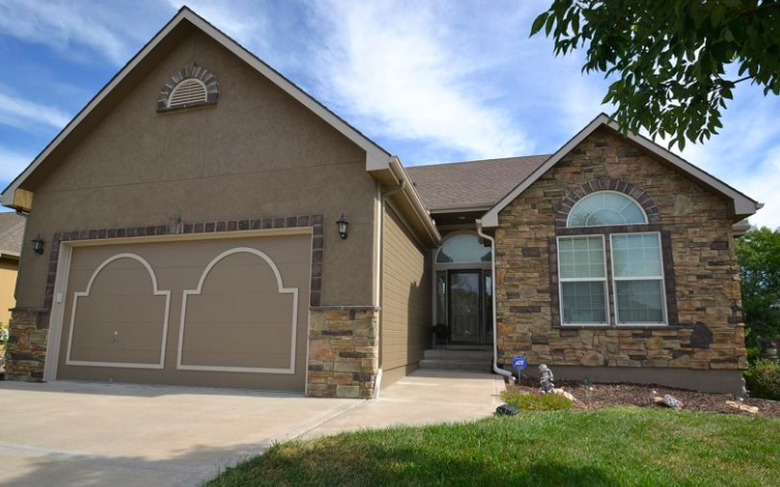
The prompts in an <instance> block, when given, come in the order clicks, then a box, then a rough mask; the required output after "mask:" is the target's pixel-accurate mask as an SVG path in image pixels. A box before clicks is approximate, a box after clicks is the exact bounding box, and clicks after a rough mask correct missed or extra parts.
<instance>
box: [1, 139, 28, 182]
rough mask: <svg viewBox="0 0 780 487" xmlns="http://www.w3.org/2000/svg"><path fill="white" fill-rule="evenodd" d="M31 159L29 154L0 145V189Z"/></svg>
mask: <svg viewBox="0 0 780 487" xmlns="http://www.w3.org/2000/svg"><path fill="white" fill-rule="evenodd" d="M32 160H33V158H32V157H31V156H28V155H25V154H20V153H17V152H13V151H10V150H6V149H5V148H4V147H0V191H2V190H3V189H4V188H5V187H6V186H8V184H10V183H11V181H12V180H13V179H14V178H16V176H18V175H19V174H20V173H21V172H22V171H23V170H24V168H25V167H27V165H28V164H30V162H32Z"/></svg>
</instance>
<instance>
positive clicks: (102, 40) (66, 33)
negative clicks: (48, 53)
mask: <svg viewBox="0 0 780 487" xmlns="http://www.w3.org/2000/svg"><path fill="white" fill-rule="evenodd" d="M119 13H120V12H116V11H113V12H112V11H111V10H110V9H105V8H103V6H101V4H100V3H94V4H91V5H85V4H83V3H81V2H68V1H63V0H47V1H45V2H34V1H25V0H0V32H3V33H6V34H9V35H11V36H14V37H17V38H19V39H22V40H25V41H28V42H35V43H40V44H46V45H48V46H50V47H53V48H55V49H58V50H60V51H61V52H67V51H68V50H69V48H72V47H74V45H75V46H79V47H86V48H88V49H90V50H93V51H97V52H99V53H102V54H103V55H104V56H105V57H106V58H107V59H108V60H109V61H111V62H112V63H113V64H117V65H120V64H124V63H125V62H126V61H127V60H128V58H129V55H130V52H129V50H128V46H127V44H126V42H125V37H126V33H127V27H126V25H127V24H126V23H125V22H122V21H121V20H122V17H121V16H120V15H118V14H119ZM106 17H108V18H106ZM109 20H113V22H107V21H109Z"/></svg>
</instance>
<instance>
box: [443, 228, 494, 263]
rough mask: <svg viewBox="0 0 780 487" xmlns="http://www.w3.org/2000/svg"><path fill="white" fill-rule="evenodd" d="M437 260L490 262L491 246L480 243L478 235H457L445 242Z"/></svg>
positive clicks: (446, 261)
mask: <svg viewBox="0 0 780 487" xmlns="http://www.w3.org/2000/svg"><path fill="white" fill-rule="evenodd" d="M436 262H438V263H440V264H446V263H449V262H454V263H467V262H490V247H489V246H484V245H482V244H481V243H479V239H478V238H477V236H476V235H455V236H454V237H450V238H448V239H447V241H446V242H444V245H442V247H441V250H439V255H438V256H437V257H436Z"/></svg>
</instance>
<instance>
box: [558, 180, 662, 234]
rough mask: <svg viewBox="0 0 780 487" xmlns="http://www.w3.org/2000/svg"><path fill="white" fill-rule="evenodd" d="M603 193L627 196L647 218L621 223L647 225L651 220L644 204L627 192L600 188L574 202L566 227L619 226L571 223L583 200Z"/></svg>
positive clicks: (567, 217)
mask: <svg viewBox="0 0 780 487" xmlns="http://www.w3.org/2000/svg"><path fill="white" fill-rule="evenodd" d="M602 193H614V194H617V195H620V196H622V197H624V198H627V199H629V200H631V201H633V202H634V204H635V205H636V206H637V208H639V211H641V212H642V217H643V218H644V219H645V221H644V222H643V223H622V224H620V225H647V222H648V221H649V219H648V217H647V212H646V211H645V209H644V208H642V205H640V204H639V202H638V201H637V200H636V199H634V198H632V197H631V196H629V195H627V194H626V193H621V192H620V191H614V190H611V189H602V190H599V191H594V192H592V193H589V194H586V195H585V196H583V197H582V198H580V199H579V200H577V202H576V203H574V206H572V207H571V210H569V214H568V215H567V216H566V228H603V227H605V226H606V227H613V226H618V225H571V224H570V221H571V214H572V212H573V211H574V209H575V208H576V207H577V205H579V204H580V203H581V202H582V200H584V199H587V198H589V197H591V196H594V195H597V194H602Z"/></svg>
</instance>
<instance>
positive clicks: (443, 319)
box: [436, 271, 447, 325]
mask: <svg viewBox="0 0 780 487" xmlns="http://www.w3.org/2000/svg"><path fill="white" fill-rule="evenodd" d="M436 324H437V325H438V324H441V325H446V324H447V273H446V272H443V271H439V272H437V273H436Z"/></svg>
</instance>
